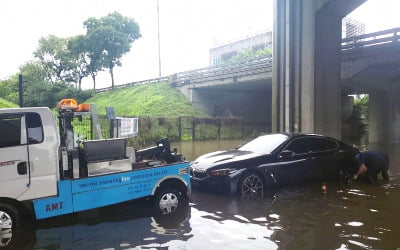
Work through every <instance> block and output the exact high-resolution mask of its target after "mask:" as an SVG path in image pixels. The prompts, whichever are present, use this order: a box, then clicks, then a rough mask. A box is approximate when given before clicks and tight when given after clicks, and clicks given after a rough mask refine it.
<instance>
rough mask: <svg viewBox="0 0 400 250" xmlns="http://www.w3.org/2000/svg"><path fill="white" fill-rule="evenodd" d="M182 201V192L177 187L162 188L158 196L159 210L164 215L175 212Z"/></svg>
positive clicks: (157, 204)
mask: <svg viewBox="0 0 400 250" xmlns="http://www.w3.org/2000/svg"><path fill="white" fill-rule="evenodd" d="M182 203H183V198H182V193H181V192H179V191H178V190H175V189H165V190H161V192H159V194H158V195H157V197H156V206H157V211H158V212H159V213H160V214H163V215H165V214H173V213H175V211H176V210H177V209H178V208H179V206H181V205H182Z"/></svg>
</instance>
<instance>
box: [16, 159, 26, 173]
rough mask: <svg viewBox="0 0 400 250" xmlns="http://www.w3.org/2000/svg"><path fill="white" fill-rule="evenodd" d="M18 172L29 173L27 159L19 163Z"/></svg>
mask: <svg viewBox="0 0 400 250" xmlns="http://www.w3.org/2000/svg"><path fill="white" fill-rule="evenodd" d="M17 172H18V174H19V175H26V174H27V173H28V167H27V164H26V161H23V162H20V163H18V165H17Z"/></svg>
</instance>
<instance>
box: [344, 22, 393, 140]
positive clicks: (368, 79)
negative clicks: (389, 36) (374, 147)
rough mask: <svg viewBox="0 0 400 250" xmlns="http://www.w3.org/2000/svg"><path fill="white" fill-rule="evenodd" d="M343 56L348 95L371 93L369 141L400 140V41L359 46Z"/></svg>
mask: <svg viewBox="0 0 400 250" xmlns="http://www.w3.org/2000/svg"><path fill="white" fill-rule="evenodd" d="M396 30H397V29H396ZM377 35H379V32H377ZM396 35H397V31H395V33H394V36H393V37H396ZM396 39H399V38H396ZM357 55H363V56H362V57H359V56H357ZM343 59H344V61H343V66H342V78H343V80H342V84H343V91H344V92H346V93H348V94H368V95H369V106H368V132H369V133H368V134H369V138H368V140H369V142H370V143H379V142H385V143H399V142H400V129H399V128H400V98H399V96H400V43H399V40H395V41H391V42H390V43H386V44H381V45H379V44H378V45H377V46H374V47H372V46H371V47H359V48H357V50H353V52H352V53H351V54H350V55H349V54H346V53H345V54H344V55H343Z"/></svg>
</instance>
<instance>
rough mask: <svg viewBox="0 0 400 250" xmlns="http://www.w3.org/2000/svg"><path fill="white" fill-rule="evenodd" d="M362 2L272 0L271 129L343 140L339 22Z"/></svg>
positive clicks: (358, 0)
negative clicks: (319, 134)
mask: <svg viewBox="0 0 400 250" xmlns="http://www.w3.org/2000/svg"><path fill="white" fill-rule="evenodd" d="M363 2H365V0H353V1H346V0H274V36H273V37H274V41H273V44H274V54H273V80H272V105H273V107H272V129H273V131H274V132H279V131H286V132H290V131H294V132H305V133H322V134H325V135H329V136H332V137H335V138H339V139H340V138H341V100H340V95H341V87H340V66H341V65H340V63H341V61H340V52H341V35H342V33H341V20H342V18H343V17H344V16H346V15H347V14H348V13H349V12H351V11H352V10H353V9H355V8H356V7H357V6H359V5H360V4H362V3H363Z"/></svg>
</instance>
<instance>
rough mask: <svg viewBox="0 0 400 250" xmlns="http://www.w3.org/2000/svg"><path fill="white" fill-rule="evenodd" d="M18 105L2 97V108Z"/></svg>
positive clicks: (0, 105)
mask: <svg viewBox="0 0 400 250" xmlns="http://www.w3.org/2000/svg"><path fill="white" fill-rule="evenodd" d="M17 107H19V106H18V105H17V104H15V103H12V102H9V101H6V100H4V99H2V98H0V108H17Z"/></svg>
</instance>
